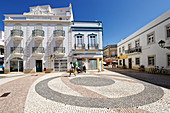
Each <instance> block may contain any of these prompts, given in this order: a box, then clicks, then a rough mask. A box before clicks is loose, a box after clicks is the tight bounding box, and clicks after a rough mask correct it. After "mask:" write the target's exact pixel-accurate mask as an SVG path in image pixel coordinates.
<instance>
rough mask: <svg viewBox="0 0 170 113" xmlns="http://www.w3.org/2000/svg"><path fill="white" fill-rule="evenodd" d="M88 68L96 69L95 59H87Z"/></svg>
mask: <svg viewBox="0 0 170 113" xmlns="http://www.w3.org/2000/svg"><path fill="white" fill-rule="evenodd" d="M89 69H97V60H96V59H89Z"/></svg>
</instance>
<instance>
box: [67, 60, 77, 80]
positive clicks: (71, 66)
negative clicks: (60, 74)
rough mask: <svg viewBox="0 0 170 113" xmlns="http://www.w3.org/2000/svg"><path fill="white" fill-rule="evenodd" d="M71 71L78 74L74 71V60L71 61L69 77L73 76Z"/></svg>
mask: <svg viewBox="0 0 170 113" xmlns="http://www.w3.org/2000/svg"><path fill="white" fill-rule="evenodd" d="M71 73H73V74H74V75H75V76H76V74H75V72H74V65H73V63H72V62H70V75H69V77H70V76H71Z"/></svg>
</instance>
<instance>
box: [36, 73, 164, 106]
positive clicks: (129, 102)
mask: <svg viewBox="0 0 170 113" xmlns="http://www.w3.org/2000/svg"><path fill="white" fill-rule="evenodd" d="M56 78H59V76H57V77H52V78H48V79H45V80H42V81H40V82H39V83H38V84H36V86H35V90H36V92H37V93H38V94H39V95H41V96H42V97H44V98H46V99H49V100H52V101H55V102H60V103H64V104H67V105H74V106H81V107H94V108H129V107H137V106H142V105H146V104H150V103H153V102H156V101H158V100H159V99H160V98H162V96H163V95H164V91H163V90H162V89H161V88H160V87H157V86H155V85H152V84H149V83H145V82H140V83H141V84H143V85H144V87H145V88H144V90H143V91H142V92H140V93H138V94H134V95H130V96H126V97H119V98H87V97H80V96H72V95H67V94H62V93H60V92H57V91H54V90H52V89H51V88H50V87H49V86H48V82H49V81H51V80H53V79H56ZM90 78H91V80H94V79H98V78H96V77H86V78H85V79H86V80H89V79H90ZM78 79H80V78H75V79H73V80H70V81H71V82H72V83H74V84H79V85H82V84H81V83H80V82H79V83H78V82H77V80H78ZM83 79H84V78H83ZM85 79H84V80H82V82H83V81H86V80H85ZM102 80H104V79H103V78H102ZM99 81H100V83H101V80H99ZM106 81H108V80H106ZM95 82H96V81H95ZM109 82H110V84H111V83H112V84H113V83H114V81H112V82H111V81H109ZM104 83H105V82H104ZM87 84H88V83H87V81H86V82H85V83H84V84H83V85H87ZM91 85H93V86H95V85H96V86H98V85H99V83H95V84H94V83H92V84H91ZM103 85H105V84H103Z"/></svg>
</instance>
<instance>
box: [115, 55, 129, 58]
mask: <svg viewBox="0 0 170 113" xmlns="http://www.w3.org/2000/svg"><path fill="white" fill-rule="evenodd" d="M117 58H118V59H126V58H127V55H121V56H118V57H117Z"/></svg>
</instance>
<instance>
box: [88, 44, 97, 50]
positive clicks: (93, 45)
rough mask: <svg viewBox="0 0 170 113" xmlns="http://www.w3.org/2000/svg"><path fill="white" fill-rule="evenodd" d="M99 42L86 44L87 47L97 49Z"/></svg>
mask: <svg viewBox="0 0 170 113" xmlns="http://www.w3.org/2000/svg"><path fill="white" fill-rule="evenodd" d="M98 48H99V44H88V49H98Z"/></svg>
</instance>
